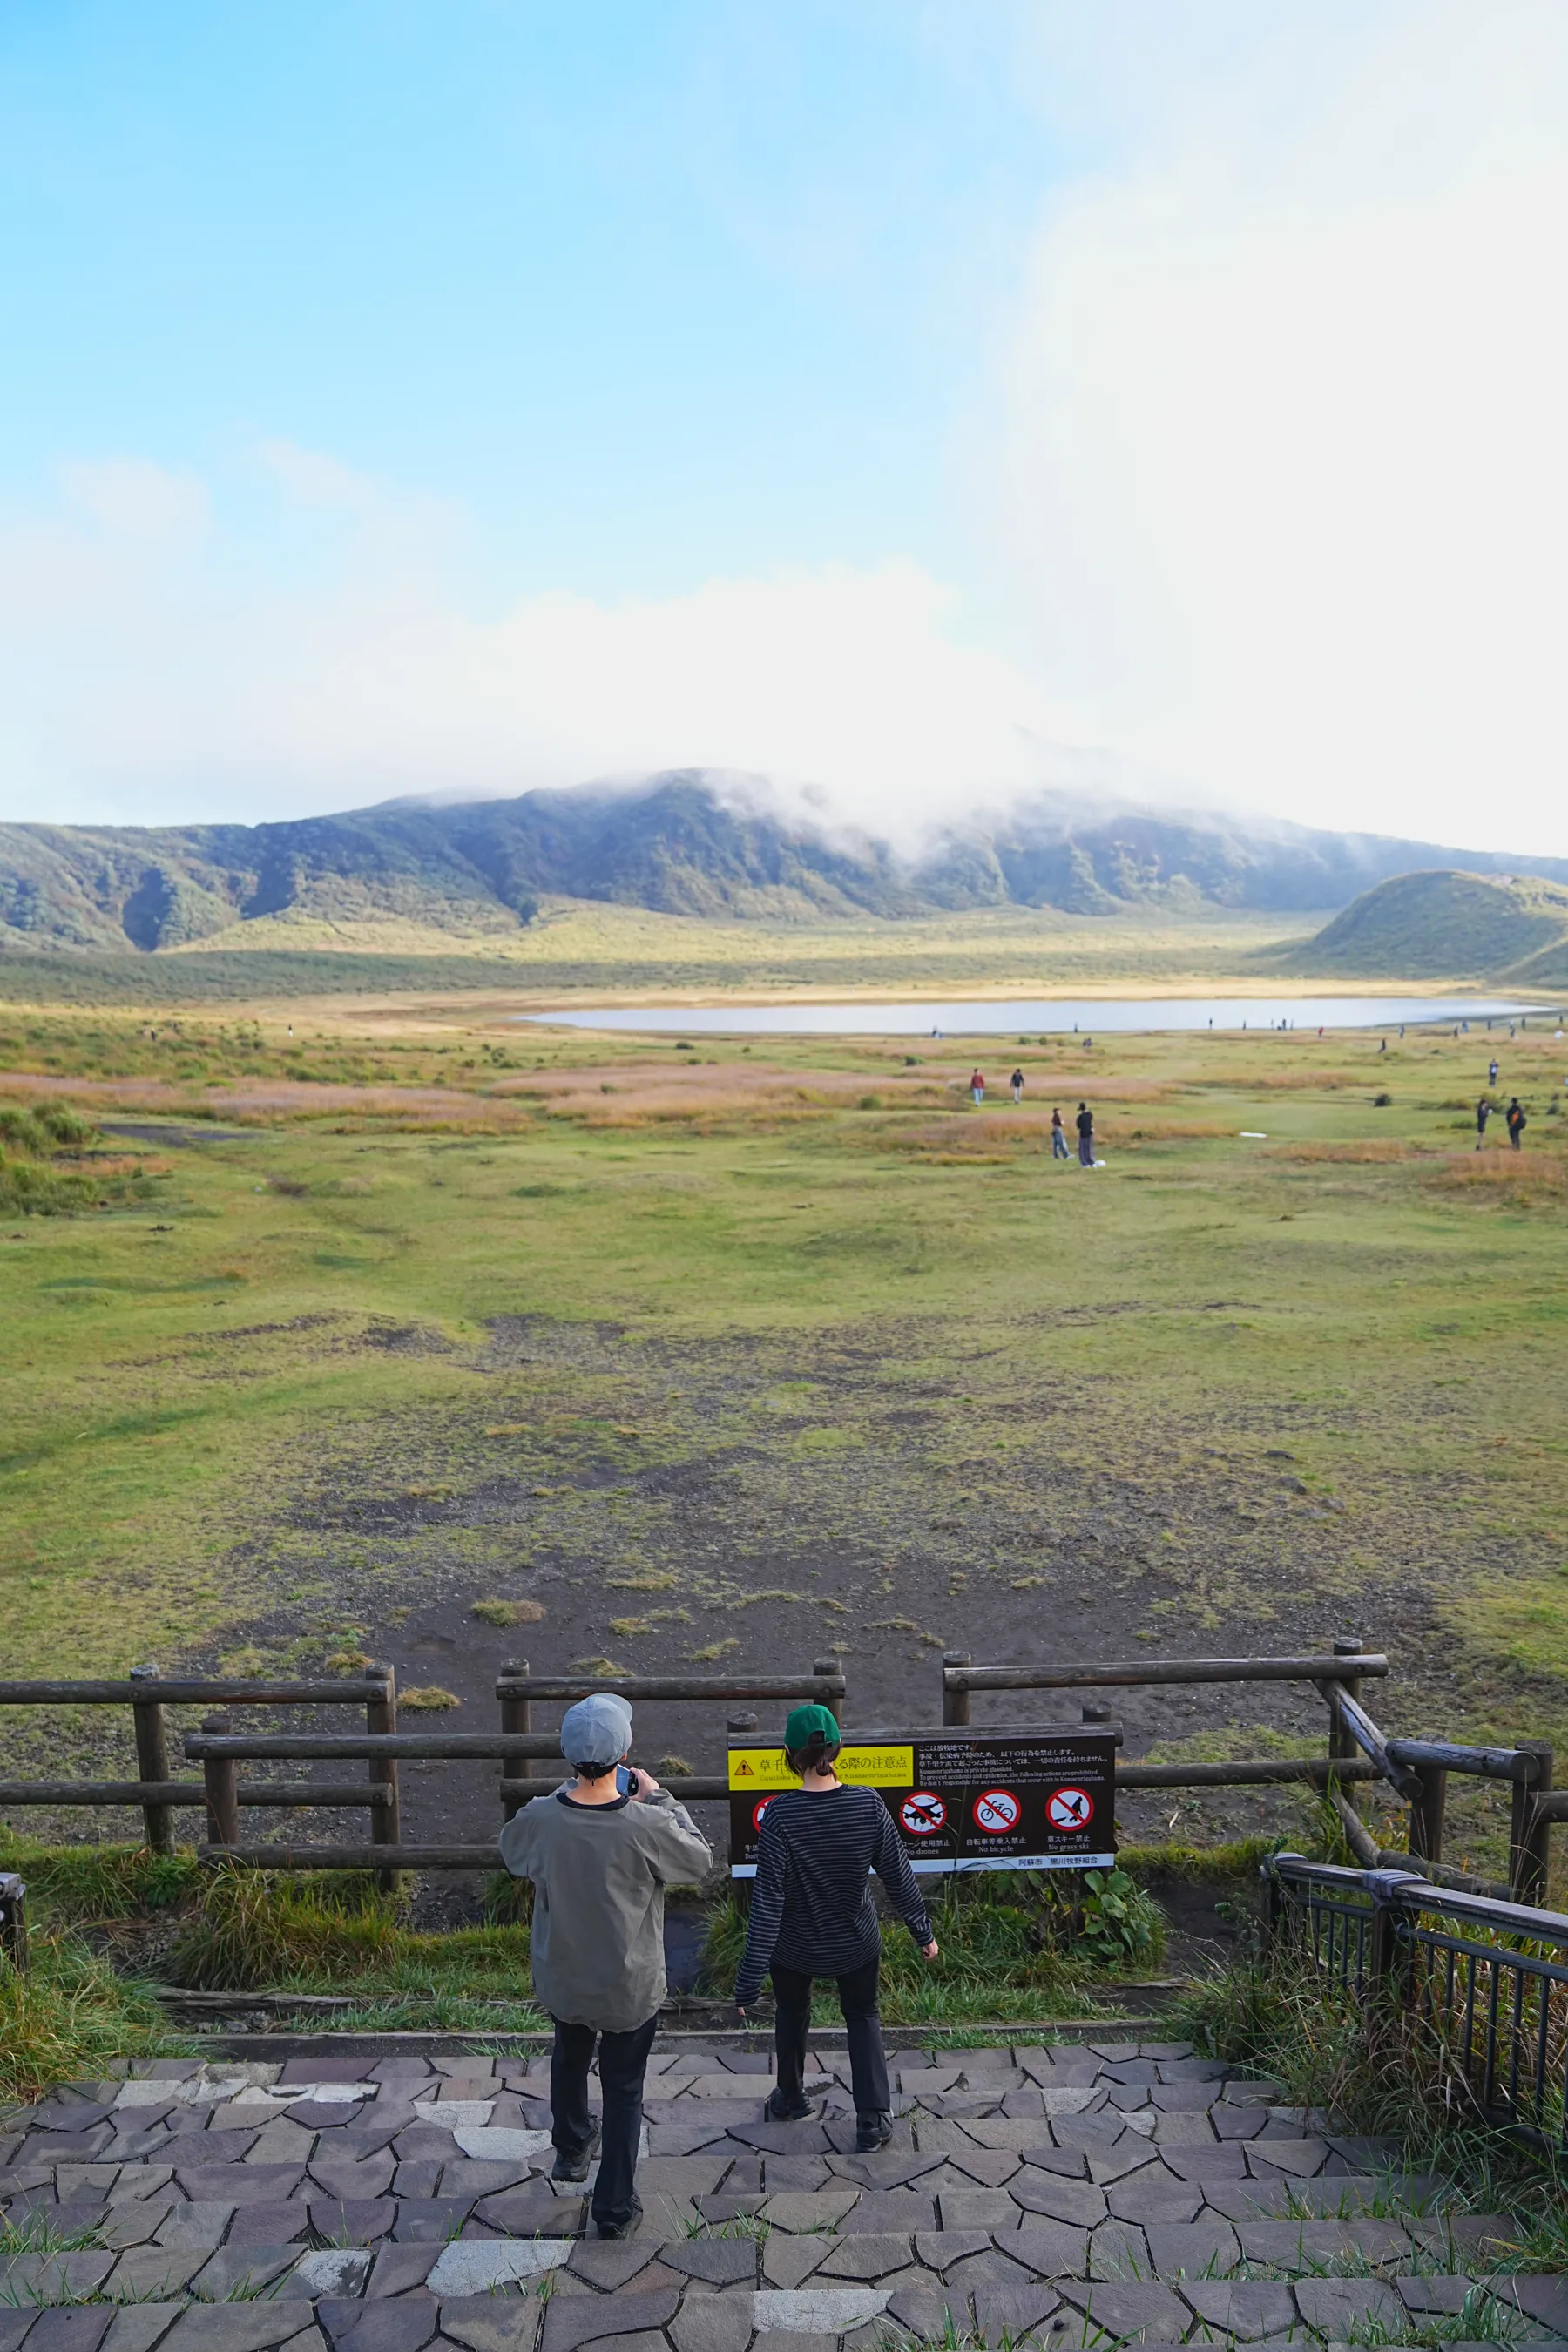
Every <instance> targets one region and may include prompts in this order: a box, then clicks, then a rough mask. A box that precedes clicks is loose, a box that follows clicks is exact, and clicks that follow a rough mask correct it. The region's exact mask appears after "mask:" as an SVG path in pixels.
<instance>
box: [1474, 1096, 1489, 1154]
mask: <svg viewBox="0 0 1568 2352" xmlns="http://www.w3.org/2000/svg"><path fill="white" fill-rule="evenodd" d="M1491 1115H1492V1107H1491V1105H1490V1103H1489V1101H1488V1100H1487V1098H1486V1097H1485V1095H1482V1097H1481V1098H1480V1100H1479V1102H1478V1103H1477V1105H1476V1150H1478V1151H1479V1150H1480V1149H1481V1146H1482V1145H1483V1144H1484V1143H1485V1141H1486V1139H1487V1121H1488V1119H1489V1118H1490V1117H1491Z"/></svg>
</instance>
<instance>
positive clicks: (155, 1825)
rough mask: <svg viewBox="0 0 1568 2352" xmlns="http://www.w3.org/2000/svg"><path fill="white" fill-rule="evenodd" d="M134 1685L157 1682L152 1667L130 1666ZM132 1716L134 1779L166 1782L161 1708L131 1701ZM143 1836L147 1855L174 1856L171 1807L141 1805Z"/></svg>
mask: <svg viewBox="0 0 1568 2352" xmlns="http://www.w3.org/2000/svg"><path fill="white" fill-rule="evenodd" d="M130 1678H131V1680H132V1682H133V1683H152V1682H156V1681H157V1679H158V1669H157V1667H156V1666H155V1665H151V1664H149V1665H145V1666H132V1669H131V1677H130ZM131 1714H132V1720H133V1721H134V1723H135V1726H136V1778H137V1779H138V1780H167V1779H168V1778H169V1737H168V1731H167V1728H166V1727H165V1725H164V1722H163V1707H162V1706H161V1705H160V1703H159V1701H158V1700H157V1699H155V1698H142V1699H134V1700H133V1701H132V1706H131ZM142 1833H143V1835H144V1836H145V1838H146V1840H147V1851H148V1853H174V1807H173V1806H172V1805H143V1806H142Z"/></svg>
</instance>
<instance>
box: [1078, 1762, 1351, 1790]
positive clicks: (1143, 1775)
mask: <svg viewBox="0 0 1568 2352" xmlns="http://www.w3.org/2000/svg"><path fill="white" fill-rule="evenodd" d="M1382 1777H1383V1776H1382V1774H1381V1773H1380V1772H1379V1770H1378V1769H1377V1767H1376V1765H1375V1764H1370V1763H1367V1762H1364V1761H1363V1759H1362V1758H1361V1757H1359V1756H1352V1757H1351V1758H1349V1759H1346V1760H1345V1761H1344V1762H1342V1763H1341V1762H1336V1761H1335V1760H1334V1759H1331V1758H1330V1757H1327V1756H1288V1757H1287V1756H1270V1757H1268V1758H1265V1759H1262V1760H1260V1761H1258V1762H1257V1763H1253V1762H1247V1761H1243V1762H1240V1763H1236V1764H1123V1763H1121V1761H1120V1760H1118V1763H1117V1766H1116V1785H1117V1787H1118V1788H1119V1789H1250V1788H1266V1787H1268V1786H1269V1785H1270V1784H1271V1783H1273V1782H1275V1781H1281V1780H1310V1781H1312V1782H1313V1783H1314V1784H1315V1785H1316V1786H1318V1787H1320V1788H1321V1787H1323V1786H1324V1785H1325V1784H1326V1783H1328V1782H1329V1781H1331V1780H1381V1779H1382Z"/></svg>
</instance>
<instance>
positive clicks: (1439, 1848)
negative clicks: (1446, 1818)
mask: <svg viewBox="0 0 1568 2352" xmlns="http://www.w3.org/2000/svg"><path fill="white" fill-rule="evenodd" d="M1515 1785H1516V1786H1517V1783H1516V1784H1515ZM1447 1801H1448V1775H1447V1772H1441V1771H1439V1770H1438V1769H1437V1768H1436V1765H1432V1764H1423V1766H1422V1767H1421V1794H1420V1795H1419V1796H1418V1797H1412V1799H1411V1800H1410V1859H1411V1861H1412V1862H1441V1861H1442V1859H1443V1811H1444V1808H1445V1806H1446V1805H1447Z"/></svg>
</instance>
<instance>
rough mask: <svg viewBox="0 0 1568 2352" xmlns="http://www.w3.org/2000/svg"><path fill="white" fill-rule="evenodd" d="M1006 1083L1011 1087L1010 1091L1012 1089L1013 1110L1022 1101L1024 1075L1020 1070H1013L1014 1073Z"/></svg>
mask: <svg viewBox="0 0 1568 2352" xmlns="http://www.w3.org/2000/svg"><path fill="white" fill-rule="evenodd" d="M1007 1083H1008V1085H1009V1086H1010V1087H1012V1089H1013V1107H1014V1108H1015V1109H1016V1108H1017V1106H1018V1105H1019V1104H1020V1103H1021V1102H1022V1101H1023V1099H1024V1073H1023V1071H1022V1070H1015V1071H1014V1073H1013V1075H1012V1076H1011V1077H1010V1078H1009V1079H1008V1081H1007Z"/></svg>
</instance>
